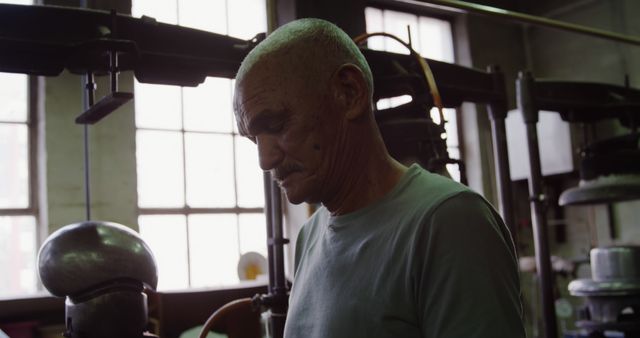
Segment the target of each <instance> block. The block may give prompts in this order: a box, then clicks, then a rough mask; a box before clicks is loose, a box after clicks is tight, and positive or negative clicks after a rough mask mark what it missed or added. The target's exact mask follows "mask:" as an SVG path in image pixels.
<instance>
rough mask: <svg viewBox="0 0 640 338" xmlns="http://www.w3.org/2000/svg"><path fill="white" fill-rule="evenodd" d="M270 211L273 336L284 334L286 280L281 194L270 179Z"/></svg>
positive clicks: (274, 337) (280, 337)
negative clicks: (271, 210) (271, 209)
mask: <svg viewBox="0 0 640 338" xmlns="http://www.w3.org/2000/svg"><path fill="white" fill-rule="evenodd" d="M271 207H272V208H273V212H272V213H271V215H272V217H273V220H272V223H271V226H272V228H273V230H272V235H273V238H272V240H271V243H270V244H271V245H272V246H273V259H272V260H273V266H274V268H273V271H274V277H273V296H274V300H275V301H274V303H273V305H272V306H271V318H270V321H271V329H272V333H273V338H282V337H283V336H284V324H285V321H286V316H287V280H286V277H285V274H284V244H285V239H284V237H283V229H282V194H281V193H280V187H278V185H277V183H276V182H275V181H273V180H272V181H271Z"/></svg>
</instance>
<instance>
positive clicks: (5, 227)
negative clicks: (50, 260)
mask: <svg viewBox="0 0 640 338" xmlns="http://www.w3.org/2000/svg"><path fill="white" fill-rule="evenodd" d="M36 251H37V248H36V220H35V217H33V216H13V217H12V216H4V217H0V276H2V278H0V298H8V297H15V296H19V295H26V294H30V293H35V292H36Z"/></svg>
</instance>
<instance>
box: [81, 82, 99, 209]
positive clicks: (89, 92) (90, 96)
mask: <svg viewBox="0 0 640 338" xmlns="http://www.w3.org/2000/svg"><path fill="white" fill-rule="evenodd" d="M95 90H96V84H95V82H94V80H93V73H92V72H87V75H86V77H85V84H84V110H85V111H87V110H89V108H91V106H93V103H94V101H95ZM83 128H84V144H83V145H84V198H85V213H86V218H87V221H89V220H91V176H90V171H91V167H90V161H89V160H90V159H89V125H88V124H85V125H84V126H83Z"/></svg>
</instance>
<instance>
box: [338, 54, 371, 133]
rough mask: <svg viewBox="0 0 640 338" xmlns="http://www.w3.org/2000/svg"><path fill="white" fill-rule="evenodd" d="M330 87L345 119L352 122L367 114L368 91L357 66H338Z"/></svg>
mask: <svg viewBox="0 0 640 338" xmlns="http://www.w3.org/2000/svg"><path fill="white" fill-rule="evenodd" d="M332 85H333V91H334V97H335V99H336V102H337V103H338V104H339V105H340V106H341V107H342V108H343V109H344V112H345V117H346V118H347V119H349V120H354V119H357V118H359V117H360V116H361V115H362V114H365V113H367V111H368V110H367V107H368V106H370V102H369V89H368V86H367V80H366V79H365V76H364V74H363V72H362V70H360V68H359V67H358V66H356V65H354V64H351V63H347V64H344V65H342V66H340V67H339V68H338V70H336V72H335V73H334V74H333V78H332Z"/></svg>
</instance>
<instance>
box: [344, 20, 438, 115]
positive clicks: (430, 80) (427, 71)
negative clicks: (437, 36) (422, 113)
mask: <svg viewBox="0 0 640 338" xmlns="http://www.w3.org/2000/svg"><path fill="white" fill-rule="evenodd" d="M372 36H384V37H388V38H391V39H394V40H396V41H398V42H399V43H400V44H402V45H403V46H405V47H406V48H407V49H408V50H409V52H410V53H411V55H412V56H413V57H415V58H416V60H417V61H418V64H419V65H420V68H421V69H422V73H423V75H424V78H425V80H427V85H428V86H429V92H430V93H431V97H432V98H433V104H434V105H435V106H436V108H438V113H439V115H440V125H444V123H445V120H444V113H443V111H442V108H443V107H442V98H441V96H440V91H439V90H438V86H437V85H436V79H435V78H434V77H433V72H432V71H431V68H430V67H429V64H428V63H427V61H426V60H425V59H424V58H423V57H422V56H420V54H419V53H418V52H416V51H415V50H414V49H413V48H412V47H411V45H409V44H408V43H406V42H404V41H402V39H400V38H399V37H397V36H395V35H392V34H389V33H382V32H380V33H367V34H362V35H359V36H356V37H355V38H354V39H353V41H355V43H356V44H358V45H359V44H361V43H363V42H364V41H366V40H367V39H369V38H370V37H372Z"/></svg>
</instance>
